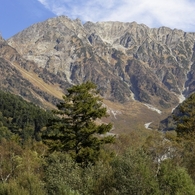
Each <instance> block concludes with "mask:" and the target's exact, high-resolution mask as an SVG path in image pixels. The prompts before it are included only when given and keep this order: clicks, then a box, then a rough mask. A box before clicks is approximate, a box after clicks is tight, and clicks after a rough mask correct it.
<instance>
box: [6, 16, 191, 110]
mask: <svg viewBox="0 0 195 195" xmlns="http://www.w3.org/2000/svg"><path fill="white" fill-rule="evenodd" d="M194 43H195V34H194V33H185V32H183V31H181V30H177V29H174V30H172V29H169V28H166V27H161V28H158V29H151V28H148V27H147V26H145V25H143V24H141V25H139V24H137V23H135V22H133V23H122V22H97V23H92V22H87V23H85V24H84V25H83V24H82V23H81V21H79V20H70V19H69V18H67V17H65V16H60V17H57V18H53V19H49V20H47V21H45V22H42V23H38V24H35V25H33V26H31V27H29V28H27V29H25V30H24V31H22V32H20V33H19V34H17V35H15V36H14V37H12V38H11V39H9V40H8V44H9V45H10V46H12V47H13V48H15V49H16V50H17V52H18V53H19V54H20V55H21V56H22V57H23V58H24V59H26V60H30V61H32V62H33V63H34V64H36V65H37V67H36V68H34V71H35V72H36V74H38V75H39V76H40V77H41V78H43V79H44V81H45V82H52V83H53V84H58V85H59V87H60V88H61V90H62V91H65V90H66V88H67V86H69V85H72V84H78V83H82V82H84V81H87V80H91V81H93V82H95V83H96V84H97V85H98V87H99V89H100V92H101V94H102V95H103V97H104V98H106V99H109V100H112V101H119V102H127V101H129V100H131V99H133V98H134V99H136V100H138V101H140V102H144V103H148V104H152V105H153V106H156V107H158V108H171V107H175V106H176V105H177V104H178V103H179V101H180V99H181V98H182V94H184V95H185V96H187V95H188V94H190V93H192V92H193V91H194V90H195V53H194ZM24 66H25V65H24ZM24 68H25V67H24Z"/></svg>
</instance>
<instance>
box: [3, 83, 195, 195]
mask: <svg viewBox="0 0 195 195" xmlns="http://www.w3.org/2000/svg"><path fill="white" fill-rule="evenodd" d="M176 113H177V114H175V115H174V116H173V118H174V121H175V129H174V130H172V131H167V132H160V131H157V130H152V131H151V130H150V131H147V130H145V129H141V130H140V129H139V130H137V129H135V130H134V131H131V132H129V134H121V135H118V136H113V135H112V136H111V135H107V133H108V132H109V131H110V130H111V129H112V124H110V123H109V124H105V123H102V124H99V123H97V122H96V121H97V119H101V118H102V117H106V116H107V112H106V108H105V107H103V106H102V99H101V98H100V96H99V93H98V90H97V89H96V86H95V85H94V84H93V83H90V82H86V83H83V84H81V85H76V86H73V87H71V88H69V89H67V94H65V95H64V96H63V100H62V101H61V102H59V103H58V104H57V105H56V109H55V110H52V111H51V110H44V109H42V108H40V107H39V106H36V105H34V104H32V103H30V102H27V101H25V100H24V99H23V98H22V97H19V96H16V95H13V94H11V93H7V92H3V91H0V194H2V195H102V194H106V195H119V194H120V195H121V194H122V195H131V194H132V195H134V194H136V195H143V194H151V195H152V194H155V195H169V194H170V195H185V194H186V195H194V194H195V155H194V149H195V134H194V129H195V94H192V95H191V96H190V97H189V98H188V99H186V100H185V101H184V103H182V104H181V105H179V106H178V108H177V112H176Z"/></svg>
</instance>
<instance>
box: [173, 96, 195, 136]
mask: <svg viewBox="0 0 195 195" xmlns="http://www.w3.org/2000/svg"><path fill="white" fill-rule="evenodd" d="M174 120H175V121H176V125H177V126H176V132H177V134H178V135H179V136H182V137H186V138H187V137H188V138H191V136H193V137H194V135H195V94H192V95H190V97H189V98H187V99H186V100H185V101H184V102H183V103H182V104H181V105H179V107H178V108H177V110H176V113H175V114H174Z"/></svg>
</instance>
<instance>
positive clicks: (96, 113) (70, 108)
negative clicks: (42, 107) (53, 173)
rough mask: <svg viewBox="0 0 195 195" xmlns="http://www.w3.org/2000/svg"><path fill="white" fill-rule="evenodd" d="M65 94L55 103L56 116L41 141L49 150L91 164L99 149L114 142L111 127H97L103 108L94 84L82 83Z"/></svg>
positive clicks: (104, 109) (104, 112)
mask: <svg viewBox="0 0 195 195" xmlns="http://www.w3.org/2000/svg"><path fill="white" fill-rule="evenodd" d="M67 91H68V94H67V95H64V96H63V101H62V102H60V103H59V104H57V108H58V110H54V114H55V115H56V116H58V117H56V119H55V120H52V121H51V123H50V124H49V127H48V130H47V133H46V134H45V135H44V136H43V140H44V141H45V143H47V144H48V145H49V146H50V149H51V150H53V151H55V150H56V151H64V152H68V153H69V154H71V156H72V157H73V158H74V159H75V161H76V162H77V163H81V164H82V165H87V164H88V163H94V162H95V161H96V160H97V159H98V157H99V154H100V150H101V146H102V145H104V144H106V143H112V142H113V141H114V137H113V136H107V135H103V136H101V135H102V134H105V133H107V132H109V131H110V130H111V128H112V124H110V123H109V124H104V123H102V124H99V125H98V124H97V119H101V118H102V117H106V116H107V113H106V108H105V107H103V106H102V99H101V98H100V97H99V95H98V90H97V87H96V85H95V84H93V83H91V82H86V83H83V84H81V85H76V86H73V87H71V88H69V89H67Z"/></svg>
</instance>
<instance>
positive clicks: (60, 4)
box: [38, 0, 195, 32]
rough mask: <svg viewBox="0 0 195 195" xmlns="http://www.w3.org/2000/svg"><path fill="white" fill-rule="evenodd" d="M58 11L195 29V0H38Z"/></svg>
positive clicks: (88, 18)
mask: <svg viewBox="0 0 195 195" xmlns="http://www.w3.org/2000/svg"><path fill="white" fill-rule="evenodd" d="M38 1H39V2H40V3H42V4H43V5H44V6H45V7H46V8H47V9H49V10H51V11H52V12H53V13H54V14H56V15H66V16H68V17H70V18H71V19H75V18H80V19H81V20H82V21H84V22H85V21H93V22H96V21H122V22H132V21H136V22H137V23H144V24H146V25H148V26H149V27H159V26H167V27H170V28H179V29H183V30H184V31H194V32H195V16H194V13H195V1H194V0H120V1H119V0H93V1H92V0H38Z"/></svg>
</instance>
